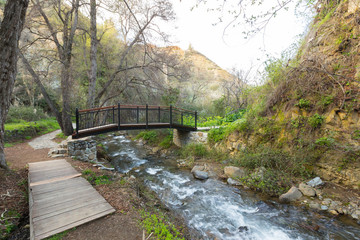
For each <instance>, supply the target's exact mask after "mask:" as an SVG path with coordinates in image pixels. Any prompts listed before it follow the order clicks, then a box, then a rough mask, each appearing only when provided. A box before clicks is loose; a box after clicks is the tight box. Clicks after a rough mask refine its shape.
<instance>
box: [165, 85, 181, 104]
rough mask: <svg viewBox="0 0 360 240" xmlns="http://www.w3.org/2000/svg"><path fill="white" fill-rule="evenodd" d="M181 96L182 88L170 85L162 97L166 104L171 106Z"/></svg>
mask: <svg viewBox="0 0 360 240" xmlns="http://www.w3.org/2000/svg"><path fill="white" fill-rule="evenodd" d="M179 96H180V90H179V89H177V88H172V87H170V88H169V89H167V90H166V91H165V93H164V95H163V96H162V97H161V99H162V101H163V103H164V104H165V105H166V106H170V105H174V104H176V102H177V101H178V100H179Z"/></svg>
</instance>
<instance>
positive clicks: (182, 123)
mask: <svg viewBox="0 0 360 240" xmlns="http://www.w3.org/2000/svg"><path fill="white" fill-rule="evenodd" d="M183 117H184V113H183V112H181V126H183V125H184V119H183Z"/></svg>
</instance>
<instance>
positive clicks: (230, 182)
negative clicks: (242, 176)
mask: <svg viewBox="0 0 360 240" xmlns="http://www.w3.org/2000/svg"><path fill="white" fill-rule="evenodd" d="M227 183H228V184H229V185H234V186H241V185H242V184H241V182H239V181H236V180H234V179H232V178H228V179H227Z"/></svg>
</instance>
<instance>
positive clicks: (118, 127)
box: [118, 103, 120, 130]
mask: <svg viewBox="0 0 360 240" xmlns="http://www.w3.org/2000/svg"><path fill="white" fill-rule="evenodd" d="M118 130H120V103H118Z"/></svg>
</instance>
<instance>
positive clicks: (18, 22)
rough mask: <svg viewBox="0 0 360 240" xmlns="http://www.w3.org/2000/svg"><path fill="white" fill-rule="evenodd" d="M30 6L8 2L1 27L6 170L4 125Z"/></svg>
mask: <svg viewBox="0 0 360 240" xmlns="http://www.w3.org/2000/svg"><path fill="white" fill-rule="evenodd" d="M28 5H29V1H28V0H8V1H7V2H6V6H5V10H4V18H3V20H2V22H1V26H0V167H2V168H6V169H7V168H8V166H7V164H6V160H5V153H4V138H5V129H4V124H5V120H6V116H7V113H8V111H9V107H10V98H11V94H12V91H13V89H14V82H15V78H16V72H17V69H16V63H17V59H18V56H17V55H18V45H19V39H20V34H21V31H22V28H23V26H24V21H25V15H26V9H27V7H28Z"/></svg>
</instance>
